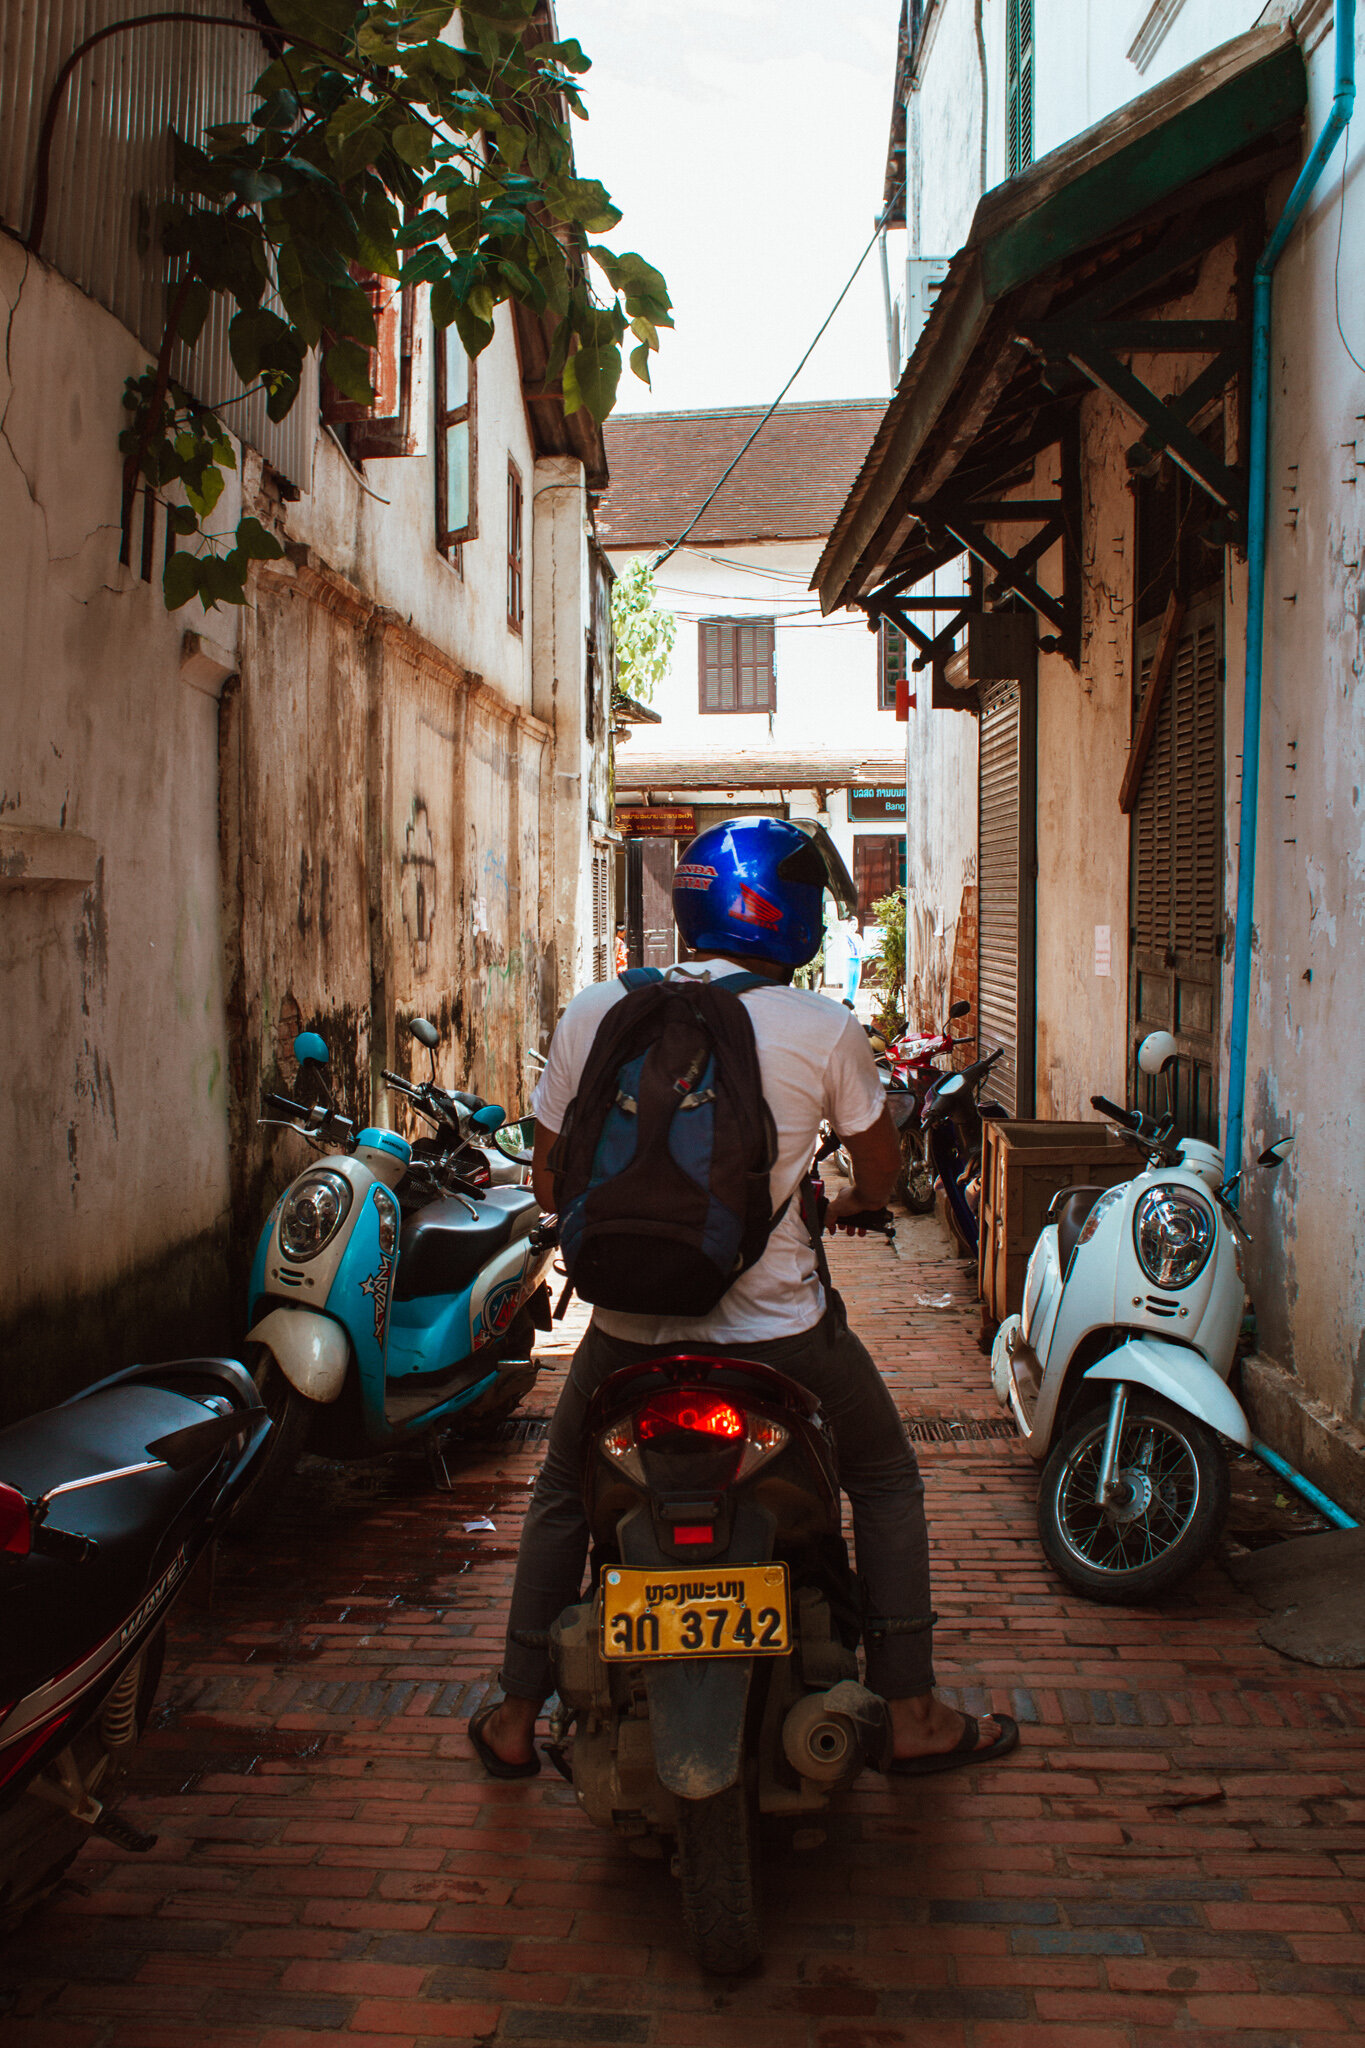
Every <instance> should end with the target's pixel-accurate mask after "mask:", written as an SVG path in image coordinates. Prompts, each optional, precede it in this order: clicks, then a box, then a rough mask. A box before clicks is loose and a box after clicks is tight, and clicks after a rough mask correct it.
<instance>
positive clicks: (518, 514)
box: [507, 462, 523, 633]
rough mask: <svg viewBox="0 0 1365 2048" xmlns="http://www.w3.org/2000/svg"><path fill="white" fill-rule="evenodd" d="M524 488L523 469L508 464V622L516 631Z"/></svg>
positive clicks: (519, 607)
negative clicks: (522, 486)
mask: <svg viewBox="0 0 1365 2048" xmlns="http://www.w3.org/2000/svg"><path fill="white" fill-rule="evenodd" d="M522 503H523V500H522V489H521V471H520V470H519V469H518V468H517V465H516V464H515V462H509V463H508V465H507V623H508V625H509V626H510V627H511V628H512V631H513V632H514V633H519V632H520V631H521V619H522Z"/></svg>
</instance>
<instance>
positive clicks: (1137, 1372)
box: [1085, 1337, 1251, 1451]
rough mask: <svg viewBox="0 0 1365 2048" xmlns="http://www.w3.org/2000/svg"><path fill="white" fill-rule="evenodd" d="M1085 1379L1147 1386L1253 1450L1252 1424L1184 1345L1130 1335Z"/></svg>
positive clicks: (1204, 1363) (1212, 1373) (1209, 1368)
mask: <svg viewBox="0 0 1365 2048" xmlns="http://www.w3.org/2000/svg"><path fill="white" fill-rule="evenodd" d="M1085 1378H1086V1379H1088V1380H1111V1381H1112V1380H1124V1381H1126V1382H1128V1384H1129V1385H1132V1386H1139V1387H1150V1388H1151V1390H1152V1392H1153V1393H1154V1394H1160V1395H1161V1397H1162V1399H1163V1400H1165V1401H1169V1402H1170V1403H1171V1406H1172V1407H1173V1408H1183V1409H1184V1411H1185V1413H1186V1414H1187V1415H1193V1416H1195V1417H1196V1418H1197V1419H1198V1420H1199V1421H1200V1422H1206V1423H1207V1424H1208V1425H1209V1428H1210V1429H1216V1430H1217V1431H1218V1433H1219V1435H1220V1436H1226V1437H1231V1439H1232V1441H1233V1442H1234V1443H1235V1444H1240V1445H1241V1446H1242V1449H1243V1450H1244V1451H1249V1450H1250V1449H1251V1425H1250V1423H1249V1422H1248V1421H1247V1419H1246V1416H1245V1415H1244V1414H1243V1413H1242V1410H1241V1406H1240V1404H1239V1402H1238V1401H1237V1398H1236V1396H1235V1395H1234V1394H1232V1393H1231V1392H1230V1391H1229V1390H1228V1387H1227V1385H1226V1384H1225V1382H1224V1381H1223V1380H1221V1379H1219V1377H1218V1375H1217V1373H1216V1372H1215V1371H1214V1369H1213V1367H1212V1366H1211V1365H1209V1364H1208V1363H1207V1361H1206V1360H1205V1359H1203V1358H1201V1357H1200V1355H1199V1353H1198V1352H1197V1351H1192V1350H1191V1349H1190V1347H1189V1346H1188V1345H1186V1344H1171V1343H1167V1342H1165V1341H1163V1339H1162V1338H1160V1337H1132V1338H1130V1339H1129V1341H1128V1342H1127V1343H1126V1344H1121V1345H1120V1346H1119V1348H1118V1350H1117V1351H1108V1352H1106V1353H1105V1355H1104V1357H1103V1358H1101V1359H1100V1360H1099V1362H1098V1363H1097V1364H1095V1365H1092V1366H1091V1367H1090V1370H1089V1371H1088V1372H1087V1373H1086V1374H1085Z"/></svg>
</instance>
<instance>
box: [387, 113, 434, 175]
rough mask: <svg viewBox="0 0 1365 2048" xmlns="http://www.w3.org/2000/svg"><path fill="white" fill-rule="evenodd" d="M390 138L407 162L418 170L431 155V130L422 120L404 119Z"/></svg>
mask: <svg viewBox="0 0 1365 2048" xmlns="http://www.w3.org/2000/svg"><path fill="white" fill-rule="evenodd" d="M389 140H390V141H391V142H392V144H393V146H394V149H395V150H396V151H397V152H398V154H399V156H401V157H402V159H403V162H404V163H405V164H411V165H412V167H413V169H414V170H416V169H417V168H418V167H419V166H420V165H422V164H424V163H426V162H427V160H428V159H429V157H430V155H431V130H430V128H428V127H426V126H425V125H424V123H422V122H420V121H404V122H403V123H402V124H401V126H400V127H397V128H395V129H394V131H393V134H392V135H391V136H390V138H389Z"/></svg>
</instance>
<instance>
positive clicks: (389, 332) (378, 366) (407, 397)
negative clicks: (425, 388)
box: [321, 265, 417, 462]
mask: <svg viewBox="0 0 1365 2048" xmlns="http://www.w3.org/2000/svg"><path fill="white" fill-rule="evenodd" d="M352 275H353V276H354V278H355V281H356V283H357V284H358V285H359V286H360V288H361V290H362V291H363V292H364V293H365V295H366V297H367V298H368V299H369V301H370V308H371V311H372V312H373V314H374V324H375V330H376V333H375V344H374V347H373V348H372V349H371V350H370V351H369V379H370V384H371V387H372V388H373V391H374V400H373V402H372V403H371V404H370V405H362V404H361V402H360V401H359V399H355V398H345V397H343V396H342V394H341V392H339V391H338V390H337V388H336V386H335V385H334V384H333V383H332V381H331V379H330V378H329V377H328V376H327V374H326V372H325V371H324V372H323V375H322V390H321V406H322V417H323V419H324V420H325V421H326V422H327V424H328V425H329V426H344V427H346V428H347V429H348V430H349V431H348V434H347V450H348V453H349V454H350V455H351V457H352V459H353V460H355V461H357V462H361V461H364V460H365V458H366V457H367V456H395V455H412V454H413V453H415V451H416V446H417V442H416V437H415V436H414V434H413V432H412V291H411V289H410V288H409V289H404V287H403V286H401V285H400V284H398V283H397V281H396V280H395V279H394V278H391V277H379V276H376V274H375V272H374V271H372V270H361V269H359V268H358V267H356V266H354V265H353V266H352ZM325 339H326V337H324V340H325Z"/></svg>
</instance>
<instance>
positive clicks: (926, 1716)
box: [886, 1692, 1001, 1757]
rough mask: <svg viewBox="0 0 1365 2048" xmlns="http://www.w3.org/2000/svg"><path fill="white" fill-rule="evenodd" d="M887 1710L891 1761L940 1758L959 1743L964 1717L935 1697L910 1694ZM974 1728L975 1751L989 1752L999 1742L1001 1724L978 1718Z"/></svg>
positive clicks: (954, 1708)
mask: <svg viewBox="0 0 1365 2048" xmlns="http://www.w3.org/2000/svg"><path fill="white" fill-rule="evenodd" d="M886 1706H887V1711H888V1713H889V1714H890V1716H891V1754H892V1756H894V1757H916V1756H942V1755H945V1754H946V1753H947V1751H948V1750H950V1749H952V1748H954V1747H955V1746H956V1744H957V1743H959V1742H960V1741H961V1740H962V1733H963V1728H964V1726H965V1724H966V1718H967V1717H966V1715H965V1714H959V1712H958V1711H957V1708H956V1707H950V1706H948V1705H947V1703H946V1702H945V1701H943V1700H941V1699H940V1698H939V1697H938V1694H937V1693H933V1692H917V1693H912V1694H911V1695H910V1696H909V1697H908V1698H907V1699H901V1700H888V1701H887V1703H886ZM977 1728H978V1740H977V1745H976V1746H977V1748H978V1749H988V1748H989V1747H990V1745H991V1744H992V1743H993V1742H998V1741H999V1739H1000V1733H1001V1730H1000V1724H999V1722H998V1721H996V1720H994V1719H993V1718H992V1716H991V1715H989V1714H982V1715H979V1716H978V1717H977Z"/></svg>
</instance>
